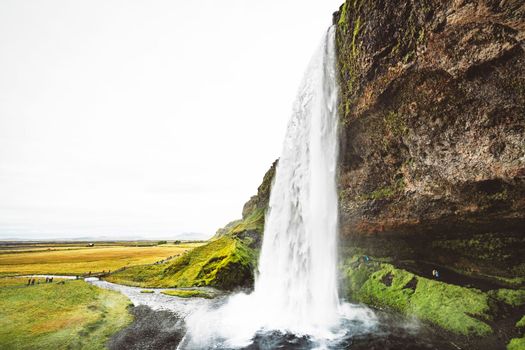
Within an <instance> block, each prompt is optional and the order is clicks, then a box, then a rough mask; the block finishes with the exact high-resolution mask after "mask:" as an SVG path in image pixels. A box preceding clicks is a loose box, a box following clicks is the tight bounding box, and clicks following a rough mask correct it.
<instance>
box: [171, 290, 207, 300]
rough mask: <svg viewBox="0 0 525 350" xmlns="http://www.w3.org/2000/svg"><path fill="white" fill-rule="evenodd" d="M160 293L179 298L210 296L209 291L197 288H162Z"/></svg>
mask: <svg viewBox="0 0 525 350" xmlns="http://www.w3.org/2000/svg"><path fill="white" fill-rule="evenodd" d="M161 293H162V294H165V295H169V296H173V297H179V298H207V299H209V298H212V296H211V295H210V294H209V293H206V292H205V291H202V290H197V289H178V290H173V289H171V290H163V291H162V292H161Z"/></svg>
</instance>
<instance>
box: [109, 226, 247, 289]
mask: <svg viewBox="0 0 525 350" xmlns="http://www.w3.org/2000/svg"><path fill="white" fill-rule="evenodd" d="M255 261H256V256H255V252H254V251H253V250H252V249H250V248H248V247H247V246H246V244H244V243H243V242H242V241H241V240H239V239H236V238H233V237H231V236H223V237H221V238H219V239H217V240H214V241H211V242H209V243H207V244H205V245H203V246H200V247H198V248H195V249H194V250H192V251H190V252H188V253H186V254H184V255H182V256H180V257H178V258H175V259H173V261H170V262H168V263H165V264H161V265H151V266H135V267H131V268H128V269H125V270H124V271H120V272H118V273H115V274H113V275H111V276H108V277H107V280H108V281H110V282H114V283H120V284H127V285H133V286H140V287H144V288H152V287H161V288H162V287H195V286H210V287H216V288H220V289H232V288H235V287H237V286H239V285H244V284H246V283H251V282H253V281H250V279H253V269H254V268H255Z"/></svg>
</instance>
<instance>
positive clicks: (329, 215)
mask: <svg viewBox="0 0 525 350" xmlns="http://www.w3.org/2000/svg"><path fill="white" fill-rule="evenodd" d="M337 97H338V86H337V80H336V57H335V28H334V27H331V28H330V29H329V30H328V32H327V33H326V35H325V37H324V39H323V41H322V44H321V46H320V48H319V50H318V52H317V53H316V54H315V56H314V57H313V59H312V61H311V62H310V65H309V67H308V70H307V72H306V74H305V77H304V80H303V82H302V84H301V86H300V89H299V93H298V96H297V100H296V101H295V104H294V108H293V114H292V117H291V120H290V122H289V125H288V129H287V133H286V138H285V141H284V147H283V151H282V154H281V157H280V159H279V163H278V165H277V169H276V175H275V180H274V184H273V186H272V191H271V195H270V206H269V210H268V213H267V215H266V224H265V230H264V238H263V244H262V250H261V255H260V259H259V266H258V274H256V281H255V290H254V292H253V293H251V294H249V295H246V294H243V293H239V294H236V295H234V296H232V297H230V298H229V300H228V302H227V303H226V304H225V305H222V306H220V307H219V308H216V309H205V310H200V311H198V312H195V313H194V314H192V315H191V316H189V317H188V318H187V319H186V324H187V328H188V331H187V335H186V337H185V338H186V339H184V341H183V342H182V343H181V345H180V346H179V348H181V349H202V348H209V347H213V348H237V347H243V346H248V345H249V344H250V343H251V342H252V339H253V337H254V335H256V334H257V333H260V332H272V331H279V332H282V333H292V334H295V335H297V336H303V335H307V336H309V337H311V338H313V339H321V340H322V339H332V338H335V337H338V336H340V334H336V333H337V332H338V330H337V329H336V328H337V326H339V325H340V324H341V319H342V318H345V319H347V320H348V319H357V318H360V319H367V318H368V319H370V315H369V314H367V311H363V310H358V309H357V308H355V307H353V306H350V305H349V304H340V302H339V298H338V292H337V271H336V265H337V261H336V259H337V253H336V243H337V224H338V203H337V191H336V167H337V122H338V115H337ZM349 314H351V315H349Z"/></svg>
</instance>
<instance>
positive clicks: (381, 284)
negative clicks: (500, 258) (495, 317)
mask: <svg viewBox="0 0 525 350" xmlns="http://www.w3.org/2000/svg"><path fill="white" fill-rule="evenodd" d="M345 274H346V277H347V283H346V285H347V289H348V292H347V293H348V295H349V296H350V298H351V299H353V300H356V301H359V302H363V303H366V304H369V305H373V306H377V307H384V308H389V309H393V310H397V311H399V312H402V313H404V314H406V315H410V316H416V317H418V318H420V319H422V320H425V321H428V322H430V323H433V324H436V325H438V326H440V327H442V328H444V329H446V330H449V331H452V332H455V333H458V334H463V335H478V336H482V335H487V334H490V333H491V332H492V329H491V328H490V326H489V325H487V324H486V323H485V322H483V321H482V320H490V318H491V316H490V307H489V296H488V295H487V294H486V293H483V292H481V291H479V290H477V289H471V288H463V287H459V286H455V285H451V284H446V283H443V282H439V281H435V280H430V279H427V278H423V277H420V276H416V275H414V274H412V273H410V272H407V271H405V270H402V269H397V268H395V267H394V266H392V265H390V264H377V263H373V264H369V265H363V264H361V266H360V267H354V268H348V269H347V270H346V272H345ZM387 277H390V281H391V285H390V286H387V285H386V284H385V282H386V281H387V280H388V279H389V278H387ZM416 281H417V284H416ZM410 287H412V288H410Z"/></svg>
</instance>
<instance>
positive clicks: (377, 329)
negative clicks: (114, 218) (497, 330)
mask: <svg viewBox="0 0 525 350" xmlns="http://www.w3.org/2000/svg"><path fill="white" fill-rule="evenodd" d="M85 281H86V282H87V283H90V284H92V285H94V286H97V287H99V288H103V289H108V290H113V291H117V292H120V293H122V294H124V295H125V296H127V297H128V298H129V299H130V300H131V302H132V303H133V305H134V306H135V307H140V306H146V307H148V308H150V309H151V310H153V311H156V312H157V313H158V314H159V315H163V313H164V315H168V313H166V311H167V312H169V313H171V314H174V315H176V316H177V317H178V318H180V319H182V320H184V319H186V318H187V317H188V316H189V315H192V314H194V313H198V312H199V311H201V310H203V309H206V310H209V309H217V308H219V307H220V306H222V305H224V304H225V303H226V302H227V301H228V300H229V299H230V296H228V295H222V296H219V297H216V298H214V299H204V298H179V297H174V296H167V295H164V294H161V293H160V292H161V291H162V290H167V289H170V288H161V289H157V288H147V289H148V290H152V291H153V293H141V291H142V290H144V288H140V287H130V286H124V285H119V284H115V283H110V282H107V281H103V280H100V279H98V278H96V277H91V278H86V279H85ZM173 289H175V288H173ZM204 289H206V288H204ZM348 305H350V306H351V308H352V310H351V311H352V312H354V313H355V314H356V317H355V318H354V319H353V320H352V319H349V320H348V321H347V323H346V324H345V327H346V332H345V334H343V335H342V336H341V337H340V338H338V339H337V340H336V341H333V342H331V343H327V344H324V345H323V346H319V344H317V343H316V342H315V341H312V340H311V339H309V338H308V337H306V336H302V337H298V336H295V335H293V334H282V333H279V332H258V333H257V334H256V336H255V337H254V338H253V342H252V344H250V345H247V346H244V347H241V349H251V350H255V349H268V350H270V349H276V348H281V349H314V348H325V349H352V350H365V349H367V350H369V349H370V350H373V349H382V350H385V349H392V350H393V349H408V350H411V349H413V350H416V349H418V350H419V349H445V350H449V349H451V350H457V349H461V348H463V347H461V348H460V347H459V346H457V345H455V344H454V343H453V342H451V341H450V339H449V338H447V336H448V335H447V334H441V333H440V332H437V331H436V329H435V328H431V327H427V326H426V325H424V324H422V323H420V322H418V321H417V320H416V319H407V318H405V317H402V316H400V315H397V314H394V313H390V312H387V311H383V310H372V309H369V308H367V307H365V306H361V305H355V304H348ZM363 313H366V314H367V316H368V318H370V319H371V320H372V322H369V323H367V324H363V322H361V321H360V319H362V318H363ZM166 317H167V316H166ZM136 322H139V323H140V320H136ZM204 323H207V322H204ZM181 327H183V326H181ZM135 328H137V327H135ZM138 328H139V329H138V330H137V329H134V330H133V331H134V332H140V327H138ZM180 331H182V332H184V330H180ZM183 342H184V340H183ZM156 345H158V344H156ZM165 345H167V346H166V347H162V346H160V347H159V348H163V349H171V348H173V349H176V348H177V349H179V348H180V349H186V347H184V346H182V347H177V344H173V343H172V344H165ZM181 345H183V344H181ZM141 346H143V344H141ZM126 347H127V348H130V349H131V348H134V347H133V344H126ZM214 348H216V349H228V347H224V346H221V345H218V346H216V347H214ZM463 349H464V348H463Z"/></svg>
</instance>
